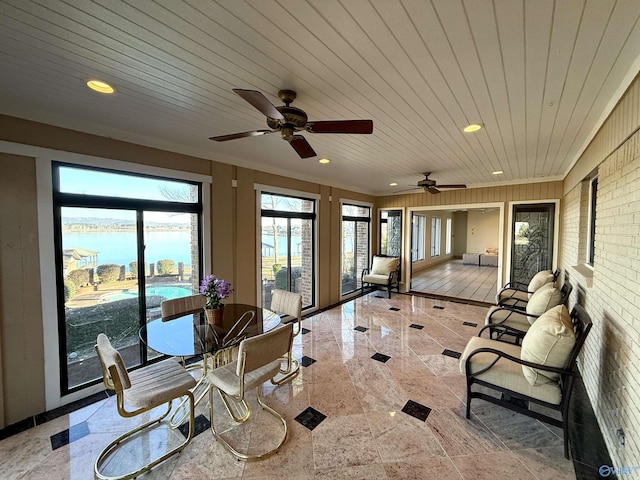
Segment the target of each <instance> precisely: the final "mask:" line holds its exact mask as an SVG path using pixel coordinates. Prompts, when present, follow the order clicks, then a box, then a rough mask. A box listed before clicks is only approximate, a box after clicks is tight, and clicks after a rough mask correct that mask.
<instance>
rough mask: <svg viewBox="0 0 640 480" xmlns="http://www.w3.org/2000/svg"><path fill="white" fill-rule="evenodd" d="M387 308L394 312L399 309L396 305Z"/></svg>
mask: <svg viewBox="0 0 640 480" xmlns="http://www.w3.org/2000/svg"><path fill="white" fill-rule="evenodd" d="M389 310H393V311H394V312H399V311H400V309H399V308H398V307H389Z"/></svg>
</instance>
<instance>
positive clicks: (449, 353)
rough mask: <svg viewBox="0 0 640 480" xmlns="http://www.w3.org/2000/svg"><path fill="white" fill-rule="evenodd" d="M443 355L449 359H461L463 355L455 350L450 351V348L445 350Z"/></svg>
mask: <svg viewBox="0 0 640 480" xmlns="http://www.w3.org/2000/svg"><path fill="white" fill-rule="evenodd" d="M442 355H446V356H447V357H453V358H460V356H461V355H462V354H461V353H460V352H456V351H454V350H449V349H448V348H445V349H444V350H443V351H442Z"/></svg>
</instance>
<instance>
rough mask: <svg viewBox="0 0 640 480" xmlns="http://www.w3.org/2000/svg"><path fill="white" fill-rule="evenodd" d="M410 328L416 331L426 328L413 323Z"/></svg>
mask: <svg viewBox="0 0 640 480" xmlns="http://www.w3.org/2000/svg"><path fill="white" fill-rule="evenodd" d="M409 328H415V329H416V330H422V329H423V328H424V325H418V324H417V323H412V324H411V325H409Z"/></svg>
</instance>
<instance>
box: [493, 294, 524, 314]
mask: <svg viewBox="0 0 640 480" xmlns="http://www.w3.org/2000/svg"><path fill="white" fill-rule="evenodd" d="M497 306H498V307H500V308H506V309H508V310H513V311H518V312H524V311H526V309H527V301H526V300H522V299H521V298H515V297H504V298H501V299H500V300H499V301H498V303H497Z"/></svg>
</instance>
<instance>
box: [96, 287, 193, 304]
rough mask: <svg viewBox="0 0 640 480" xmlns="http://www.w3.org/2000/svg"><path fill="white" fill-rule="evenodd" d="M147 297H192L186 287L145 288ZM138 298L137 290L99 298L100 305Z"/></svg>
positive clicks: (109, 294) (107, 294)
mask: <svg viewBox="0 0 640 480" xmlns="http://www.w3.org/2000/svg"><path fill="white" fill-rule="evenodd" d="M145 292H146V295H147V297H150V296H158V297H164V298H167V299H172V298H181V297H186V296H188V295H193V293H192V292H191V289H189V288H186V287H175V286H174V287H167V286H165V287H147V288H146V290H145ZM137 296H138V291H137V290H123V291H122V292H118V293H106V294H104V295H102V296H101V297H100V303H102V302H117V301H118V300H126V299H128V298H136V297H137Z"/></svg>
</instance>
